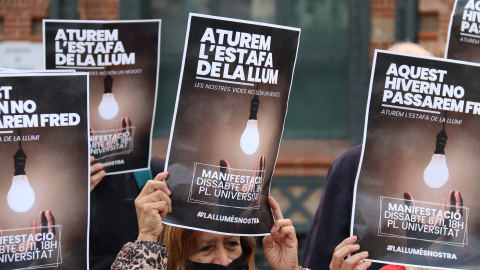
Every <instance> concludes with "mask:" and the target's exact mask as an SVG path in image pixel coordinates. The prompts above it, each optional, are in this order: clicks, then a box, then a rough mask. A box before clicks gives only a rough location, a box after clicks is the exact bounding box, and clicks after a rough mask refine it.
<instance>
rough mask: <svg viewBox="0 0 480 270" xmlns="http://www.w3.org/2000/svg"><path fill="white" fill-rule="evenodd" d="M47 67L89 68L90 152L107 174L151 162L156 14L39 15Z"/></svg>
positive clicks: (157, 56)
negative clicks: (129, 17)
mask: <svg viewBox="0 0 480 270" xmlns="http://www.w3.org/2000/svg"><path fill="white" fill-rule="evenodd" d="M44 46H45V67H46V69H75V70H78V71H80V70H81V71H88V72H89V74H90V110H91V111H90V144H91V147H90V153H91V155H92V156H94V157H95V160H96V161H95V162H101V163H103V165H104V166H105V170H106V172H107V174H116V173H124V172H131V171H138V170H144V169H148V168H150V162H149V161H150V155H151V140H152V134H153V121H154V115H155V104H156V96H157V85H158V67H159V59H160V54H159V52H160V51H159V50H160V20H146V21H145V20H142V21H64V20H44Z"/></svg>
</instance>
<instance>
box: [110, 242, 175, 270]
mask: <svg viewBox="0 0 480 270" xmlns="http://www.w3.org/2000/svg"><path fill="white" fill-rule="evenodd" d="M167 257H168V252H167V249H166V248H165V246H164V245H163V244H161V243H158V242H151V241H140V240H136V241H135V242H133V243H132V242H129V243H127V244H125V245H124V246H123V248H122V250H120V252H119V253H118V255H117V258H116V259H115V261H114V262H113V264H112V267H111V268H110V269H111V270H128V269H144V270H150V269H167Z"/></svg>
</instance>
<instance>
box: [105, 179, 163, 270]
mask: <svg viewBox="0 0 480 270" xmlns="http://www.w3.org/2000/svg"><path fill="white" fill-rule="evenodd" d="M167 176H168V172H163V173H160V174H158V175H157V176H156V177H155V179H154V180H150V181H148V182H147V184H146V185H145V187H144V188H143V189H142V192H141V193H140V195H138V197H137V199H135V208H136V211H137V219H138V228H139V235H138V238H137V240H136V241H135V242H133V243H131V242H130V243H127V244H125V245H124V246H123V248H122V250H121V251H120V253H119V254H118V255H117V258H115V261H114V262H113V264H112V267H111V269H113V270H118V269H125V270H126V269H134V268H135V269H166V261H167V255H168V254H167V250H166V249H165V246H164V245H163V244H161V243H159V242H157V239H158V236H159V235H160V233H161V232H162V230H163V224H162V219H163V218H164V217H165V216H166V215H167V213H170V212H171V211H172V201H171V200H170V197H169V196H170V194H171V192H170V190H169V189H168V187H167V184H166V183H165V179H166V178H167ZM139 267H140V268H139ZM142 267H143V268H142Z"/></svg>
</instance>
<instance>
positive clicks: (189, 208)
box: [164, 14, 300, 235]
mask: <svg viewBox="0 0 480 270" xmlns="http://www.w3.org/2000/svg"><path fill="white" fill-rule="evenodd" d="M188 25H189V28H188V31H187V39H186V43H185V44H186V45H185V51H184V59H183V68H182V76H181V80H180V84H179V88H178V94H177V103H176V110H175V115H174V121H173V123H172V133H171V136H170V138H171V139H170V144H169V149H168V155H167V158H168V159H167V170H168V171H169V172H170V176H169V179H168V181H167V183H168V186H169V188H170V190H171V191H172V195H171V199H172V205H173V212H172V213H170V214H168V215H167V216H166V218H165V219H164V221H165V223H167V224H170V225H174V226H180V227H185V228H193V229H200V230H205V231H215V232H222V233H229V234H243V235H247V234H249V235H263V234H267V233H268V232H269V230H270V228H271V226H272V224H273V218H272V214H271V211H270V206H269V204H268V201H267V197H268V195H269V193H270V182H271V179H272V174H273V169H274V166H275V162H276V158H277V154H278V147H279V144H280V140H281V136H282V132H283V124H284V120H285V115H286V111H287V102H288V97H289V93H290V86H291V82H292V76H293V69H294V66H295V60H296V54H297V48H298V42H299V38H300V30H299V29H296V28H290V27H282V26H277V25H270V24H264V23H256V22H251V21H242V20H235V19H227V18H221V17H213V16H205V15H198V14H190V17H189V24H188Z"/></svg>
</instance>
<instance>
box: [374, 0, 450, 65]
mask: <svg viewBox="0 0 480 270" xmlns="http://www.w3.org/2000/svg"><path fill="white" fill-rule="evenodd" d="M371 4H372V5H371V18H372V21H371V36H370V38H371V39H370V48H371V50H370V51H371V56H372V55H373V51H374V50H375V49H387V48H388V47H389V46H390V45H392V44H393V42H394V39H395V6H396V4H397V0H371ZM454 4H455V0H418V11H419V12H420V14H437V16H438V30H437V31H433V32H420V33H419V35H418V43H420V44H421V45H423V46H425V47H426V48H427V49H428V50H429V51H431V52H432V53H433V54H434V55H435V56H437V57H443V56H444V54H445V45H446V42H447V35H448V28H449V26H450V25H449V24H450V15H451V13H452V10H453V6H454Z"/></svg>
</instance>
